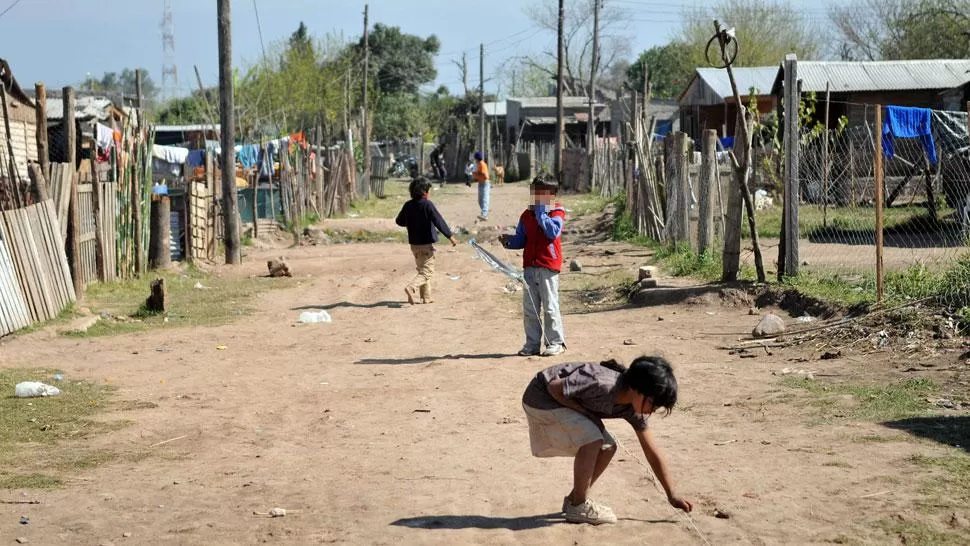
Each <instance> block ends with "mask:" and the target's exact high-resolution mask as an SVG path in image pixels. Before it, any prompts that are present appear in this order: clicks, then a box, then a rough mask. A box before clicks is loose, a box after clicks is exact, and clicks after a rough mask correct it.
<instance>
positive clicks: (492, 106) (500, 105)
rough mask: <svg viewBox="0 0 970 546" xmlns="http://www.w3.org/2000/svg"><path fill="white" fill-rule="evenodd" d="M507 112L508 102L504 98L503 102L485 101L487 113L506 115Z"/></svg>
mask: <svg viewBox="0 0 970 546" xmlns="http://www.w3.org/2000/svg"><path fill="white" fill-rule="evenodd" d="M505 114H506V102H505V101H504V100H503V101H501V102H486V103H485V115H486V116H492V117H500V118H501V117H505Z"/></svg>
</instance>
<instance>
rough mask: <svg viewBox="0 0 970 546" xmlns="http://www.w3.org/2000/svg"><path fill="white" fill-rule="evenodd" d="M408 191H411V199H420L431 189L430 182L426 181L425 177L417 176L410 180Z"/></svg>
mask: <svg viewBox="0 0 970 546" xmlns="http://www.w3.org/2000/svg"><path fill="white" fill-rule="evenodd" d="M408 191H409V192H410V193H411V199H421V198H422V197H424V194H426V193H428V192H429V191H431V182H428V179H427V178H425V177H423V176H419V177H417V178H415V179H414V180H412V181H411V185H409V186H408Z"/></svg>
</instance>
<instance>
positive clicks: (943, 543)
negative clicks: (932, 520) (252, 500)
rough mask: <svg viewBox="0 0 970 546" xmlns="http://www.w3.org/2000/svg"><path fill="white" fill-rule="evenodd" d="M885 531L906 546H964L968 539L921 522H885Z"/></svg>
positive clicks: (883, 522) (882, 523)
mask: <svg viewBox="0 0 970 546" xmlns="http://www.w3.org/2000/svg"><path fill="white" fill-rule="evenodd" d="M881 527H882V528H883V530H884V531H885V532H886V533H887V534H890V535H894V536H895V537H896V539H897V541H898V543H900V544H905V545H906V546H951V545H952V546H963V545H965V544H966V543H967V540H968V537H967V536H966V535H964V534H958V533H955V532H944V531H940V530H938V529H936V528H935V527H933V526H932V525H930V524H928V523H925V522H920V521H900V520H896V519H889V520H883V521H882V522H881Z"/></svg>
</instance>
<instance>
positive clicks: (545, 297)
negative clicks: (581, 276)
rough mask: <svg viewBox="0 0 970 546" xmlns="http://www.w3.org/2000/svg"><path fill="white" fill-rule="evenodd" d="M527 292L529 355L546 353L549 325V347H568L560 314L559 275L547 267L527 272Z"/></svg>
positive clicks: (524, 297) (524, 307) (525, 317)
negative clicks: (540, 352) (542, 350)
mask: <svg viewBox="0 0 970 546" xmlns="http://www.w3.org/2000/svg"><path fill="white" fill-rule="evenodd" d="M524 277H525V290H524V291H523V294H522V311H523V322H524V324H525V347H524V349H527V350H529V351H534V352H538V351H539V350H540V349H542V341H543V324H542V322H543V321H542V320H540V318H539V317H540V313H542V317H543V319H545V320H544V322H545V342H546V343H545V346H546V348H549V347H565V346H566V337H565V334H564V333H563V328H562V315H560V314H559V272H557V271H553V270H551V269H546V268H544V267H527V268H525V272H524Z"/></svg>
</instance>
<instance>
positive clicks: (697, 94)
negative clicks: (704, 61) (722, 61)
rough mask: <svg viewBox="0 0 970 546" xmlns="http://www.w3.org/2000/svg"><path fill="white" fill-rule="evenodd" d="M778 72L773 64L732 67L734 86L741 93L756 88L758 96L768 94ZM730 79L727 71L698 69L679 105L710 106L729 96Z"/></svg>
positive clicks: (742, 94)
mask: <svg viewBox="0 0 970 546" xmlns="http://www.w3.org/2000/svg"><path fill="white" fill-rule="evenodd" d="M777 75H778V67H776V66H758V67H747V68H735V69H734V80H735V82H736V83H737V85H738V93H740V94H741V96H742V97H743V96H746V95H748V94H750V92H751V89H752V88H754V89H756V90H757V92H758V94H759V95H769V94H771V86H772V84H774V83H775V77H776V76H777ZM733 96H734V91H732V90H731V80H730V79H729V78H728V73H727V70H724V69H720V68H698V69H697V73H696V75H695V76H694V79H693V80H691V83H690V85H689V86H688V87H687V89H686V90H685V91H684V94H683V95H681V98H680V102H681V104H693V105H711V104H720V103H722V102H724V100H725V99H727V98H728V97H733Z"/></svg>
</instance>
